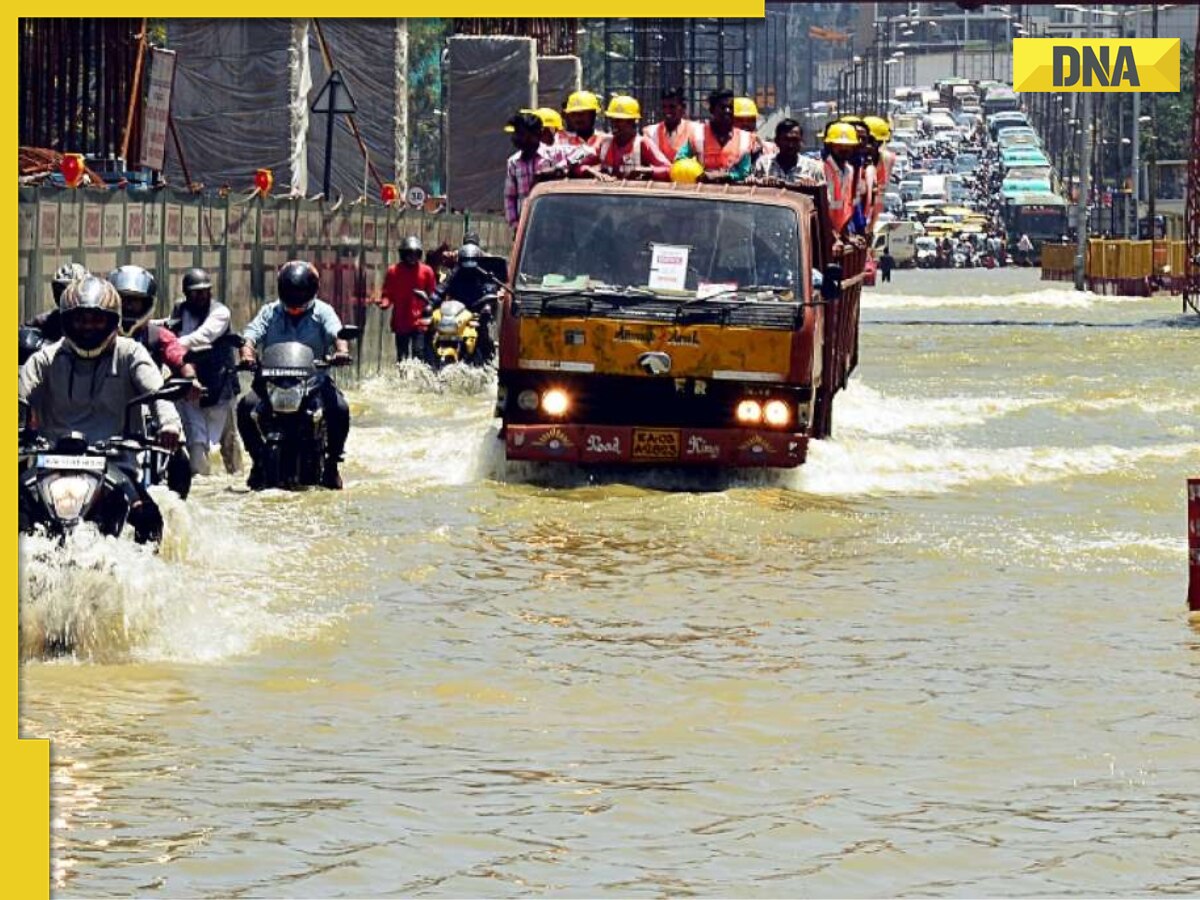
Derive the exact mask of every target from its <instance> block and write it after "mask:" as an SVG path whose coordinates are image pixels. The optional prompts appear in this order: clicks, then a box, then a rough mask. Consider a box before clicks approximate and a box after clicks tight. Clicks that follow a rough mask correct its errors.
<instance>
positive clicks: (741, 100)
mask: <svg viewBox="0 0 1200 900" xmlns="http://www.w3.org/2000/svg"><path fill="white" fill-rule="evenodd" d="M733 117H734V118H735V119H757V118H758V106H757V105H755V103H754V101H753V100H751V99H750V98H749V97H734V98H733Z"/></svg>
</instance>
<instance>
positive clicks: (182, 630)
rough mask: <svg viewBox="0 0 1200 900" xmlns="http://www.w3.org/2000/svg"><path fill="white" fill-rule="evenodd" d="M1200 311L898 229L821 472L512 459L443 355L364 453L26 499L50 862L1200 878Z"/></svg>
mask: <svg viewBox="0 0 1200 900" xmlns="http://www.w3.org/2000/svg"><path fill="white" fill-rule="evenodd" d="M1196 325H1197V323H1196V322H1195V321H1189V320H1187V319H1185V318H1184V317H1182V316H1180V315H1179V313H1178V306H1177V301H1173V300H1151V301H1146V300H1140V301H1124V300H1119V299H1114V298H1103V297H1087V296H1080V295H1076V294H1074V293H1073V292H1070V291H1064V290H1061V289H1059V288H1051V289H1047V288H1045V287H1044V286H1043V285H1041V284H1039V283H1037V282H1036V281H1034V280H1032V278H1030V277H1029V275H1028V273H1018V272H1011V271H1010V272H997V273H975V272H969V273H954V272H951V273H938V274H937V275H936V276H929V275H927V274H925V273H920V274H918V273H912V272H900V273H897V275H896V278H895V281H894V282H893V284H891V285H889V286H883V287H881V288H880V289H879V290H877V291H875V292H874V293H872V294H870V295H869V296H868V297H867V299H866V308H865V311H864V325H863V335H862V353H861V359H862V364H861V366H860V369H859V372H858V373H857V375H856V377H855V379H854V384H853V386H852V388H851V389H850V390H849V391H848V392H847V393H846V394H845V395H843V397H842V398H841V401H840V405H839V407H838V408H837V409H836V411H835V430H836V436H835V439H834V440H832V441H830V442H826V443H823V444H821V445H818V446H817V447H815V448H814V449H813V451H812V454H811V457H810V462H809V464H808V465H807V466H806V467H805V468H804V469H803V470H802V471H800V472H798V473H789V474H786V475H781V476H761V475H760V476H753V477H749V476H748V477H744V478H739V479H734V480H733V481H732V483H730V484H727V485H724V486H723V489H722V490H715V491H714V490H704V491H697V490H688V489H689V488H696V487H705V488H710V487H712V485H696V484H692V483H689V481H688V479H687V478H686V477H685V476H680V475H674V474H669V473H668V474H665V475H661V476H656V477H653V478H645V479H640V480H638V481H636V482H634V483H629V482H628V481H625V482H624V483H622V482H611V481H605V480H603V479H601V480H599V481H598V482H596V483H591V482H590V481H589V480H588V479H587V478H586V477H579V476H570V475H568V476H556V475H553V474H549V475H548V474H547V473H545V472H543V471H537V470H533V469H513V470H509V469H506V468H505V466H504V465H503V464H502V463H501V462H500V460H499V457H498V453H497V449H496V442H495V438H494V433H495V432H494V425H493V422H492V420H491V417H490V416H491V404H492V392H491V391H492V388H491V387H490V386H489V385H482V384H479V383H477V382H475V381H472V380H471V379H470V378H469V377H452V378H451V379H450V380H442V381H433V380H431V379H428V378H422V377H419V375H420V373H416V377H410V378H408V379H406V380H403V381H401V380H400V379H398V378H396V377H389V378H387V379H379V380H377V381H374V382H371V383H368V384H365V385H364V386H362V387H361V388H360V389H358V390H356V391H355V392H353V393H352V402H353V404H354V407H355V414H356V420H355V421H356V427H355V430H354V432H353V434H352V437H351V445H350V456H351V459H352V462H351V463H350V465H349V466H348V469H347V482H348V489H347V490H346V491H345V492H343V493H341V494H336V495H334V494H327V493H322V494H318V493H312V494H306V495H283V494H271V493H268V494H264V495H259V496H248V495H246V494H243V493H240V492H237V491H235V490H233V488H234V485H235V483H234V481H233V480H232V479H223V478H221V479H214V480H212V481H210V482H208V483H206V484H204V485H203V486H201V487H200V488H198V489H197V490H196V491H195V493H194V496H193V500H191V501H189V503H188V504H187V506H186V508H184V507H183V506H182V505H180V504H169V518H170V523H171V524H170V528H171V534H172V537H171V539H170V540H169V541H168V543H167V546H166V547H165V548H164V551H163V553H162V554H161V555H160V556H159V557H150V556H147V555H145V554H144V553H143V552H142V551H141V550H139V549H138V548H135V547H133V546H132V545H130V544H128V543H119V544H114V543H113V542H111V541H109V542H97V541H96V540H95V539H89V538H88V537H87V536H84V537H82V538H81V539H80V540H79V541H78V542H77V544H76V546H73V547H72V548H71V551H70V554H69V557H70V563H69V564H64V562H63V560H62V558H61V555H56V554H54V553H53V552H51V551H50V550H49V548H47V547H45V546H43V545H39V544H38V543H37V542H36V541H35V540H30V541H29V542H27V543H26V545H25V553H26V556H27V559H28V561H27V563H26V565H25V573H24V575H25V580H26V586H25V591H24V599H23V602H24V609H23V628H24V632H25V637H26V645H25V646H26V650H27V652H28V653H29V654H30V655H31V656H33V657H34V658H33V659H32V660H31V661H29V662H27V663H26V664H25V666H24V667H23V697H22V699H23V718H22V727H23V733H24V734H26V735H30V736H34V735H36V736H43V737H50V738H52V739H53V741H54V744H53V771H52V779H53V785H52V793H53V800H54V808H53V815H52V820H53V837H52V841H53V873H52V877H53V885H54V890H55V893H56V894H58V895H61V896H102V895H111V894H126V893H130V892H139V893H156V894H161V895H163V896H264V895H266V896H280V895H284V896H338V895H349V896H370V895H378V894H403V895H419V896H421V895H428V896H479V895H487V896H518V895H530V894H534V895H554V896H594V895H601V894H618V895H622V896H626V895H637V896H644V895H655V896H660V895H682V894H698V895H728V894H737V895H747V896H764V897H768V896H770V897H776V896H797V895H818V896H847V897H853V896H876V895H881V894H904V895H955V896H961V895H973V896H980V895H999V896H1031V895H1046V894H1056V895H1058V894H1084V895H1091V896H1095V895H1123V896H1124V895H1130V894H1147V893H1185V894H1194V893H1198V892H1200V865H1198V863H1197V860H1198V859H1200V831H1198V830H1197V827H1196V823H1197V820H1198V818H1200V759H1198V757H1197V753H1196V747H1197V745H1198V742H1197V727H1196V706H1197V699H1198V695H1200V629H1198V628H1196V627H1194V626H1192V625H1190V624H1189V621H1188V618H1187V615H1186V612H1185V609H1184V607H1185V603H1184V600H1185V578H1186V575H1185V573H1186V557H1185V532H1184V480H1185V478H1186V477H1187V476H1188V475H1196V474H1198V473H1200V393H1198V392H1197V390H1196V376H1197V360H1198V359H1200V354H1198V353H1197V346H1198V341H1200V328H1197V327H1196ZM409 374H410V375H413V373H411V372H410V373H409ZM50 627H56V628H63V627H67V628H70V629H72V631H73V633H74V635H75V637H76V642H77V644H78V646H79V648H80V649H79V653H78V656H77V658H75V659H68V660H62V659H59V660H53V661H49V660H45V659H41V658H38V654H37V636H38V634H39V633H40V631H42V630H44V629H46V628H50Z"/></svg>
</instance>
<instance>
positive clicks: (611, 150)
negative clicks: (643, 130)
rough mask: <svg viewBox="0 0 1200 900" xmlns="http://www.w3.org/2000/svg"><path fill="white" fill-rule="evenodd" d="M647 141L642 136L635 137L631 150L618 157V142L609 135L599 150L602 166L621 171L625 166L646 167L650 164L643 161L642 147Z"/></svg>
mask: <svg viewBox="0 0 1200 900" xmlns="http://www.w3.org/2000/svg"><path fill="white" fill-rule="evenodd" d="M644 140H645V138H644V137H642V136H641V135H640V134H638V135H634V138H633V146H632V147H630V148H629V152H628V153H625V154H623V155H618V151H617V141H616V138H614V137H613V136H612V135H608V136H607V137H605V139H604V143H603V144H601V145H600V147H599V148H598V149H597V153H599V155H600V165H602V166H605V167H606V168H609V169H620V168H622V167H623V166H626V165H628V166H645V165H648V163H647V162H646V161H645V160H644V159H642V147H643V143H642V142H643V141H644Z"/></svg>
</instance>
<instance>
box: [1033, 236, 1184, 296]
mask: <svg viewBox="0 0 1200 900" xmlns="http://www.w3.org/2000/svg"><path fill="white" fill-rule="evenodd" d="M1075 253H1076V247H1075V245H1074V244H1043V245H1042V280H1043V281H1073V280H1074V278H1075ZM1186 278H1187V242H1186V241H1126V240H1104V239H1099V238H1091V239H1089V240H1088V242H1087V253H1086V256H1085V258H1084V283H1085V284H1086V286H1087V289H1088V290H1090V291H1094V292H1096V293H1098V294H1121V295H1124V296H1131V297H1148V296H1149V295H1150V294H1151V293H1153V292H1154V291H1155V290H1166V291H1170V292H1171V293H1181V292H1182V290H1183V287H1184V284H1185V283H1186Z"/></svg>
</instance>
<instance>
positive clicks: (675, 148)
mask: <svg viewBox="0 0 1200 900" xmlns="http://www.w3.org/2000/svg"><path fill="white" fill-rule="evenodd" d="M691 133H692V123H691V122H689V121H688V120H687V119H682V120H680V122H679V127H678V128H676V129H675V135H676V136H675V137H672V136H671V135H670V133H668V131H667V123H666V122H655V123H654V124H653V125H647V126H646V127H645V128H643V129H642V134H643V136H645V137H646V138H648V139H649V140H652V141H654V143H656V144H658V149H659V150H661V151H662V152H663V156H665V157H666V158H667V159H668V160H671V159H674V158H675V154H676V153H678V152H679V148H680V147H682V146H683V145H684V144H686V143H687V139H688V135H690V134H691Z"/></svg>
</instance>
